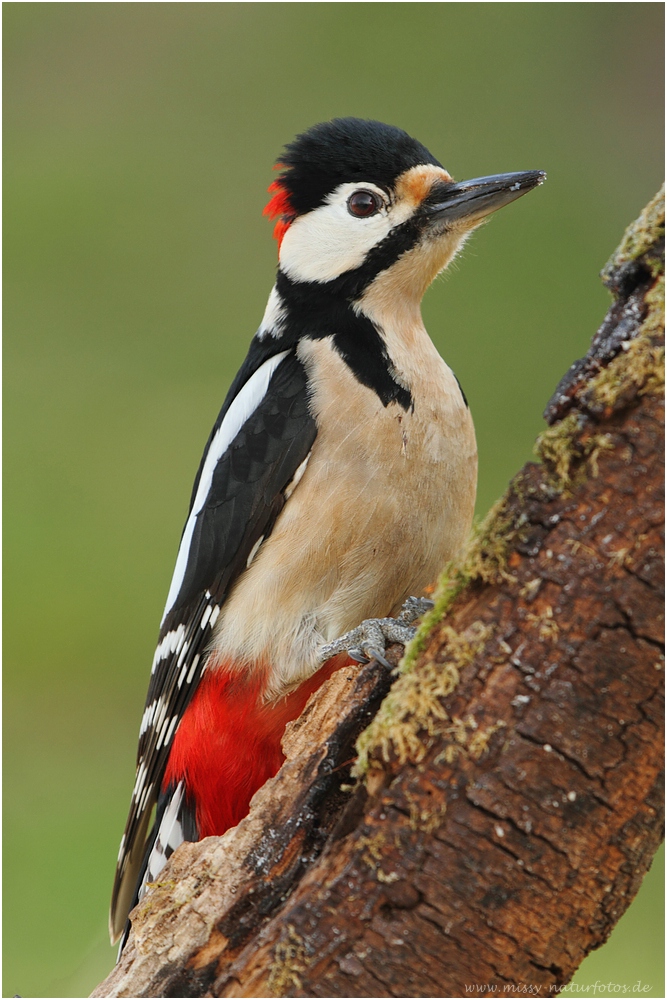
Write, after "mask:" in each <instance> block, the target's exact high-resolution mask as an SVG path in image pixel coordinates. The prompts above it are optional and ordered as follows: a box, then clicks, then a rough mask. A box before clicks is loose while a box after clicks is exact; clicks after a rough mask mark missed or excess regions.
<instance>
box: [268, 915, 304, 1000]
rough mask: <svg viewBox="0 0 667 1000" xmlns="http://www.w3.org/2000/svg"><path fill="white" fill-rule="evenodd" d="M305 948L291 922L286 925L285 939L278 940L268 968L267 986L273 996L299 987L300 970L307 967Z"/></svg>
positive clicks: (282, 994) (280, 995)
mask: <svg viewBox="0 0 667 1000" xmlns="http://www.w3.org/2000/svg"><path fill="white" fill-rule="evenodd" d="M308 964H309V963H308V959H307V956H306V948H305V944H304V942H303V940H302V938H300V937H299V935H298V934H297V932H296V930H295V929H294V926H293V925H292V924H288V925H287V940H285V939H283V940H281V941H279V942H278V944H277V945H276V948H275V952H274V959H273V962H272V963H271V966H270V968H269V976H268V987H269V989H270V990H271V992H272V993H273V994H274V996H277V997H282V996H284V995H285V992H286V990H288V989H290V987H292V986H294V987H296V989H298V990H300V989H301V977H300V975H299V973H300V972H305V971H306V969H307V968H308Z"/></svg>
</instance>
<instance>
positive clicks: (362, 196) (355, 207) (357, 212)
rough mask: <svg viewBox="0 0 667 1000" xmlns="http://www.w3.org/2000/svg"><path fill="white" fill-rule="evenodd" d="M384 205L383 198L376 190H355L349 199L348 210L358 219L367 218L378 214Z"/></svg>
mask: <svg viewBox="0 0 667 1000" xmlns="http://www.w3.org/2000/svg"><path fill="white" fill-rule="evenodd" d="M381 206H382V199H381V198H380V196H379V195H378V194H376V193H375V191H367V190H363V189H362V190H360V191H354V192H353V193H352V194H351V195H350V197H349V198H348V199H347V210H348V212H349V213H350V215H354V217H355V218H357V219H367V218H369V217H370V216H371V215H376V214H377V213H378V212H379V211H380V208H381Z"/></svg>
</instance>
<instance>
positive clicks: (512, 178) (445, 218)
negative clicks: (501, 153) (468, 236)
mask: <svg viewBox="0 0 667 1000" xmlns="http://www.w3.org/2000/svg"><path fill="white" fill-rule="evenodd" d="M546 179H547V175H546V174H545V172H544V171H543V170H524V171H519V172H518V173H513V174H495V175H494V176H493V177H476V178H475V179H474V180H471V181H460V182H459V183H456V182H452V183H451V184H436V185H435V186H434V188H433V189H432V191H431V193H430V194H429V195H428V197H427V198H426V199H425V201H424V202H423V204H422V211H423V212H424V214H425V215H426V217H427V218H428V219H429V221H430V220H433V222H435V221H436V220H438V221H442V222H445V223H447V222H457V221H459V220H463V219H465V220H466V221H467V222H475V221H477V220H481V219H483V218H484V217H485V216H486V215H491V213H492V212H497V211H498V209H499V208H503V206H504V205H509V203H510V202H511V201H516V199H517V198H520V197H521V196H522V195H524V194H526V193H527V192H528V191H532V190H533V188H536V187H539V185H540V184H544V182H545V180H546Z"/></svg>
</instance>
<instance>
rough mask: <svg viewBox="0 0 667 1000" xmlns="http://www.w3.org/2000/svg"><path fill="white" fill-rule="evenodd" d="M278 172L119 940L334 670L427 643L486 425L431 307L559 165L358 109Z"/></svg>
mask: <svg viewBox="0 0 667 1000" xmlns="http://www.w3.org/2000/svg"><path fill="white" fill-rule="evenodd" d="M278 168H279V170H280V174H279V176H278V178H277V180H275V181H274V182H273V184H272V185H271V187H270V189H269V190H270V192H271V193H272V198H271V201H270V202H269V204H268V205H267V207H266V209H265V212H266V214H268V215H269V216H270V217H272V218H277V223H276V227H275V236H276V238H277V240H278V245H279V267H278V275H277V279H276V283H275V286H274V288H273V290H272V292H271V294H270V296H269V301H268V305H267V307H266V311H265V313H264V318H263V319H262V322H261V324H260V326H259V330H258V331H257V333H256V335H255V336H254V338H253V340H252V341H251V344H250V349H249V352H248V355H247V357H246V360H245V361H244V363H243V365H242V366H241V370H240V371H239V373H238V375H237V376H236V378H235V379H234V381H233V383H232V386H231V388H230V390H229V392H228V393H227V397H226V399H225V402H224V404H223V407H222V410H221V411H220V415H219V416H218V419H217V420H216V422H215V426H214V427H213V430H212V431H211V435H210V437H209V440H208V443H207V445H206V449H205V451H204V456H203V458H202V461H201V464H200V467H199V471H198V473H197V477H196V479H195V483H194V488H193V491H192V499H191V501H190V510H189V514H188V518H187V521H186V524H185V528H184V530H183V535H182V538H181V543H180V548H179V551H178V557H177V559H176V568H175V570H174V576H173V579H172V581H171V587H170V588H169V595H168V597H167V603H166V607H165V611H164V617H163V619H162V624H161V627H160V634H159V641H158V645H157V649H156V651H155V657H154V660H153V669H152V674H151V679H150V685H149V689H148V697H147V699H146V708H145V711H144V715H143V719H142V722H141V731H140V736H139V749H138V755H137V773H136V781H135V785H134V790H133V793H132V801H131V806H130V813H129V817H128V820H127V826H126V828H125V833H124V835H123V838H122V841H121V845H120V852H119V855H118V867H117V870H116V880H115V884H114V889H113V898H112V903H111V918H110V931H111V937H112V940H117V939H118V937H120V935H121V934H122V932H123V929H124V927H125V926H126V921H127V917H128V913H129V911H130V909H131V907H132V906H133V905H134V904H135V903H136V901H137V899H139V898H141V895H142V894H143V892H144V889H145V886H146V883H148V882H151V881H154V880H155V879H156V878H157V876H158V874H159V872H160V870H161V869H162V867H163V866H164V864H165V863H166V860H167V858H168V857H169V856H170V855H171V853H172V852H173V851H174V850H175V848H176V847H177V846H178V845H179V844H180V843H182V842H183V841H184V840H199V839H201V838H203V837H207V836H209V835H211V834H222V833H224V831H225V830H227V829H228V828H229V827H231V826H233V825H235V824H236V823H238V821H239V820H240V819H241V818H242V817H243V816H244V815H245V813H246V812H247V811H248V807H249V802H250V798H251V796H252V795H253V794H254V792H255V791H256V790H257V789H258V788H259V787H260V786H261V785H262V784H263V783H264V782H265V781H266V780H267V779H268V778H269V777H270V776H272V775H273V774H275V773H276V771H277V770H278V768H279V767H280V764H281V762H282V760H283V756H282V751H281V736H282V734H283V731H284V728H285V725H286V723H287V722H288V721H289V720H291V719H294V718H295V717H297V716H298V715H299V714H300V712H301V710H302V709H303V707H304V705H305V702H306V700H307V698H308V697H309V695H310V694H311V692H312V691H314V690H315V689H316V688H317V687H318V686H319V685H320V684H321V683H322V681H323V680H324V678H325V677H328V676H329V675H330V674H331V673H332V671H333V670H334V669H336V668H337V667H339V666H342V665H344V664H346V663H349V662H350V658H349V657H350V654H351V656H352V657H353V658H355V659H361V660H363V659H364V657H366V656H370V655H377V656H379V657H382V653H383V651H384V643H385V641H386V640H396V639H397V640H399V641H405V639H406V638H409V636H410V634H411V632H412V630H411V628H410V627H409V623H410V621H411V620H414V618H415V617H416V615H417V613H418V612H419V611H420V610H421V605H420V604H419V602H418V601H413V602H412V603H410V602H409V601H408V604H407V606H406V607H405V609H404V611H403V612H401V608H402V607H403V606H404V602H406V599H407V598H408V597H409V595H410V594H414V593H417V594H419V593H421V592H422V591H423V588H424V587H425V586H426V585H427V584H429V583H430V582H431V581H432V580H433V579H434V577H435V576H436V574H437V572H438V570H439V569H440V568H441V567H442V566H443V564H444V563H445V562H446V561H447V560H448V559H449V558H451V557H452V556H453V555H454V553H455V552H456V551H457V550H458V549H459V548H460V547H461V545H462V543H463V541H464V539H465V537H466V535H467V533H468V531H469V528H470V524H471V520H472V515H473V505H474V500H475V489H476V478H477V451H476V445H475V433H474V429H473V424H472V419H471V417H470V413H469V410H468V406H467V403H466V400H465V397H464V395H463V393H462V391H461V388H460V386H459V384H458V382H457V380H456V378H455V376H454V374H453V373H452V371H451V370H450V369H449V368H448V367H447V365H446V364H445V362H444V361H443V360H442V359H441V357H440V356H439V354H438V353H437V351H436V349H435V347H434V346H433V343H432V342H431V340H430V338H429V336H428V334H427V332H426V330H425V328H424V325H423V322H422V318H421V311H420V303H421V299H422V296H423V294H424V292H425V290H426V288H427V287H428V285H429V284H430V283H431V281H432V280H433V279H434V277H435V276H436V275H437V274H438V273H439V272H440V271H442V269H443V268H444V267H446V265H447V264H448V263H449V261H450V260H451V259H452V257H453V256H454V254H455V253H456V252H457V250H458V249H459V248H460V247H461V245H462V244H463V242H464V240H465V239H466V238H467V236H468V235H469V234H470V232H471V231H472V230H473V229H475V227H477V226H478V225H479V224H480V223H481V222H482V220H483V219H484V218H485V217H486V216H488V215H489V214H490V213H492V212H494V211H496V209H498V208H500V207H502V206H503V205H506V204H508V203H509V202H511V201H514V200H515V199H516V198H519V197H520V196H521V195H523V194H524V193H525V192H526V191H529V190H531V189H532V188H534V187H535V186H536V185H538V184H541V183H542V181H543V180H544V177H545V175H544V174H543V173H542V172H541V171H527V172H524V173H512V174H501V175H498V176H494V177H482V178H478V179H476V180H472V181H464V182H462V183H455V182H454V181H453V179H452V177H451V176H450V174H449V173H448V172H447V171H446V170H445V169H444V168H443V167H442V166H441V164H440V163H439V162H438V161H437V160H436V159H435V157H434V156H432V155H431V153H429V151H428V150H427V149H426V148H425V147H424V146H422V145H421V143H419V142H417V141H416V140H415V139H412V138H411V137H410V136H409V135H407V134H406V133H405V132H403V131H402V130H401V129H398V128H394V127H392V126H389V125H383V124H381V123H380V122H376V121H364V120H361V119H357V118H343V119H336V120H334V121H331V122H327V123H324V124H320V125H316V126H314V127H313V128H311V129H310V130H309V131H307V132H305V133H304V134H303V135H300V136H298V137H297V138H296V139H295V140H294V142H292V143H291V144H290V145H288V146H287V148H286V149H285V151H284V153H283V155H282V156H281V157H280V161H279V163H278ZM397 614H399V620H398V621H396V620H394V619H393V618H391V617H390V616H394V615H397ZM376 615H378V616H387V618H384V620H379V621H377V620H370V621H365V619H371V616H376ZM360 621H361V622H363V624H362V626H360V627H355V626H358V624H359V622H360ZM349 630H352V631H349ZM155 806H157V808H156V812H155V819H154V822H153V824H152V828H151V830H150V833H149V825H150V821H151V815H152V812H153V808H154V807H155Z"/></svg>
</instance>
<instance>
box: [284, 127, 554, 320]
mask: <svg viewBox="0 0 667 1000" xmlns="http://www.w3.org/2000/svg"><path fill="white" fill-rule="evenodd" d="M277 166H278V168H279V169H280V175H279V177H278V178H277V180H275V181H274V182H273V184H272V185H271V187H270V188H269V191H270V192H271V193H272V195H273V197H272V198H271V201H270V202H269V204H268V205H267V206H266V209H265V213H266V214H267V215H269V217H271V218H276V219H277V222H276V227H275V236H276V238H277V240H278V244H279V261H280V270H281V271H282V272H283V274H285V275H286V276H287V277H288V278H289V279H290V281H291V282H293V283H298V284H316V285H318V286H320V287H321V286H327V287H329V288H330V289H331V291H332V292H334V293H340V294H343V295H344V296H345V297H346V298H348V299H351V300H359V299H360V298H361V296H362V295H363V294H364V293H366V292H368V291H369V290H370V286H371V285H376V284H377V283H379V284H380V285H381V284H383V283H391V287H392V290H393V292H394V294H395V293H396V292H397V291H398V292H399V293H400V294H401V295H403V296H406V297H408V298H409V299H413V300H414V301H416V302H418V301H420V300H421V297H422V295H423V293H424V291H425V290H426V288H427V287H428V285H429V284H430V283H431V281H432V280H433V278H434V277H435V276H436V275H437V274H438V273H439V272H440V271H441V270H442V269H443V268H444V267H446V265H447V264H448V263H449V261H450V260H451V259H452V257H453V256H454V254H455V253H456V251H457V250H458V249H459V247H460V246H461V245H462V243H463V242H464V240H465V238H466V236H467V235H468V234H469V233H470V232H471V231H472V230H473V229H475V228H476V227H477V226H478V225H480V223H481V222H482V221H483V220H484V219H485V218H486V217H487V216H488V215H490V214H491V213H492V212H495V211H496V210H497V209H499V208H502V206H503V205H507V204H509V202H511V201H514V200H515V199H516V198H520V197H521V195H523V194H525V193H526V192H527V191H530V190H531V189H532V188H534V187H536V186H537V185H538V184H541V183H542V181H543V180H544V179H545V174H544V173H542V171H539V170H531V171H525V172H522V173H512V174H500V175H497V176H493V177H481V178H477V179H475V180H472V181H463V182H459V183H456V182H455V181H454V180H453V178H452V177H451V175H450V174H449V173H448V172H447V170H445V168H444V167H443V166H442V165H441V164H440V163H439V162H438V160H436V159H435V157H434V156H433V155H432V154H431V153H430V152H429V151H428V149H426V147H425V146H423V145H422V144H421V143H420V142H417V140H416V139H413V138H411V136H409V135H408V134H407V133H406V132H404V131H403V130H402V129H399V128H395V127H394V126H392V125H384V124H382V122H377V121H366V120H363V119H360V118H336V119H334V120H333V121H330V122H324V123H322V124H319V125H315V126H313V128H311V129H309V130H308V131H307V132H304V133H303V134H302V135H299V136H297V138H296V139H295V140H294V141H293V142H292V143H290V144H289V145H288V146H287V147H286V149H285V150H284V152H283V154H282V156H281V157H280V160H279V163H278V165H277Z"/></svg>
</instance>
